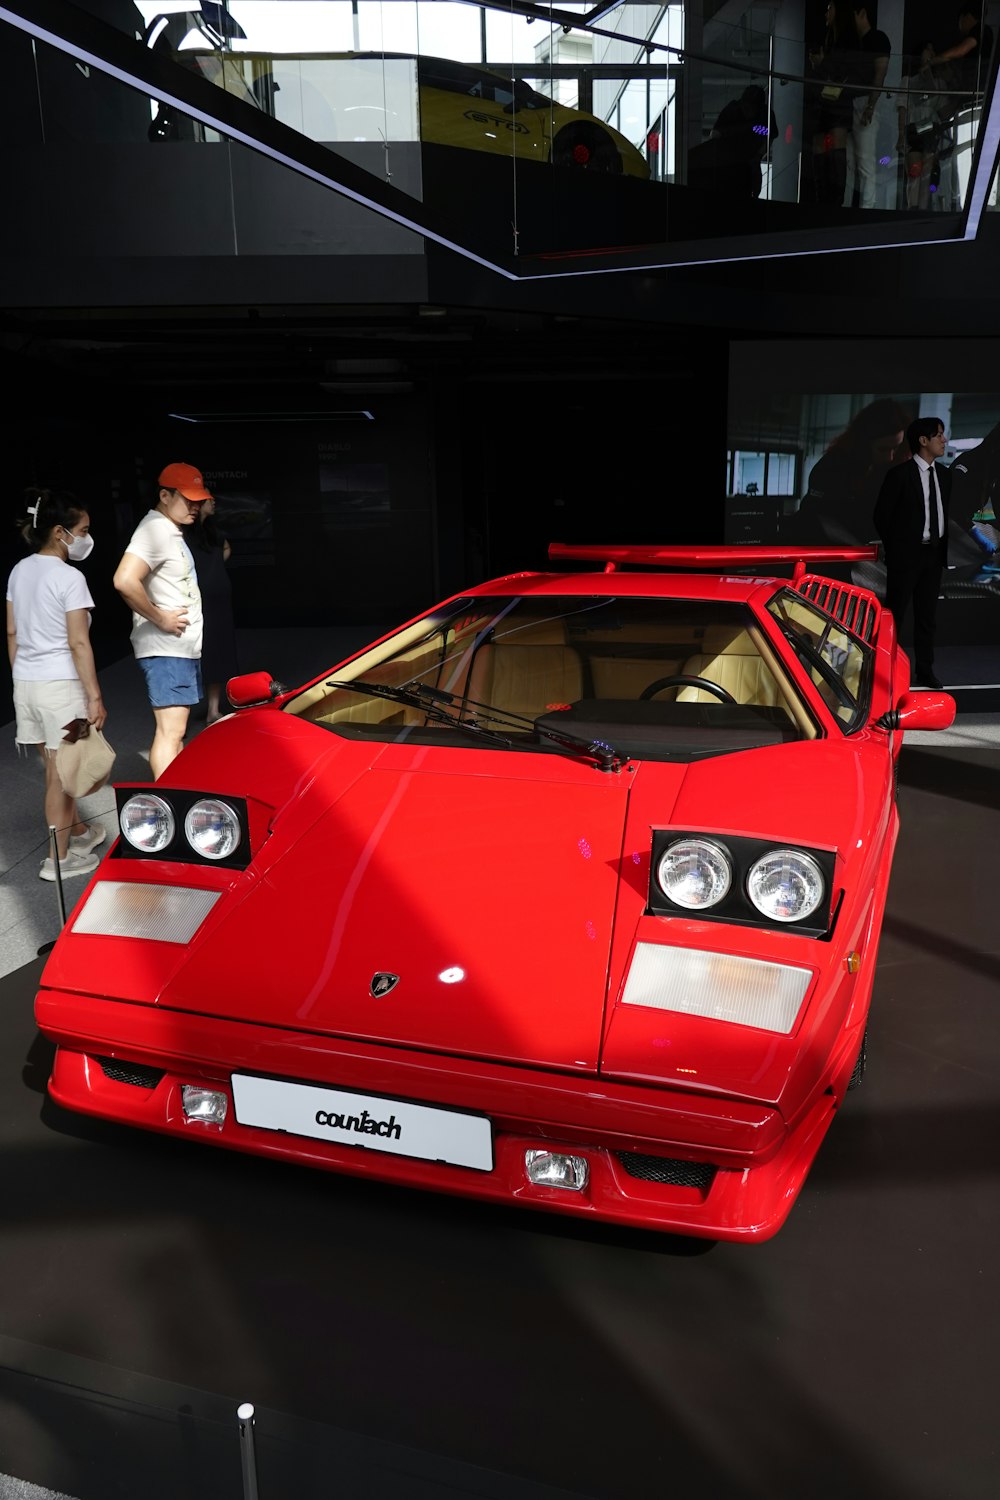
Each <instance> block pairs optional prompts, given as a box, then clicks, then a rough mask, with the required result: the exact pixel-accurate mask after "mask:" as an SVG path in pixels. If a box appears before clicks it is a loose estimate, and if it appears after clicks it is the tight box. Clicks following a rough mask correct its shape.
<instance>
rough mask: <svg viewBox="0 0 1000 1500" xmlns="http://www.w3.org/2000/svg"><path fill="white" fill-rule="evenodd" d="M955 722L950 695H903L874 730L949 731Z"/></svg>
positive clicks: (923, 693) (876, 723) (876, 721)
mask: <svg viewBox="0 0 1000 1500" xmlns="http://www.w3.org/2000/svg"><path fill="white" fill-rule="evenodd" d="M954 722H955V700H954V698H953V697H952V696H951V694H950V693H926V692H920V693H904V694H903V696H902V698H900V700H899V702H898V703H897V704H896V707H895V708H890V709H889V710H888V712H887V713H884V714H883V715H882V717H881V718H880V719H876V720H875V728H876V729H949V728H950V727H951V725H952V724H954Z"/></svg>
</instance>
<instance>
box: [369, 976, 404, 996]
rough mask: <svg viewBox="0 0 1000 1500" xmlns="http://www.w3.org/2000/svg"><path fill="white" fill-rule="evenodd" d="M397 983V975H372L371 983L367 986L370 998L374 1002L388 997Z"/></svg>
mask: <svg viewBox="0 0 1000 1500" xmlns="http://www.w3.org/2000/svg"><path fill="white" fill-rule="evenodd" d="M398 983H399V975H398V974H373V975H372V982H371V984H370V985H369V990H370V992H371V995H372V998H373V999H374V1000H381V999H382V996H383V995H388V993H389V991H390V990H394V989H395V988H396V986H397V984H398Z"/></svg>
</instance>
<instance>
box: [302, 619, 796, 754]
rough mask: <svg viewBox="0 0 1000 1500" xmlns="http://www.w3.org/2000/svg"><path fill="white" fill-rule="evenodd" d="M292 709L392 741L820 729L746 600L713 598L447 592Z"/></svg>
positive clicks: (583, 745) (488, 742)
mask: <svg viewBox="0 0 1000 1500" xmlns="http://www.w3.org/2000/svg"><path fill="white" fill-rule="evenodd" d="M352 681H353V682H356V683H357V687H356V688H352V686H351V683H352ZM285 711H286V712H287V713H292V714H296V715H298V716H300V717H302V718H305V719H309V720H310V721H311V722H313V723H315V724H320V725H323V726H324V727H325V728H328V729H330V730H333V731H334V732H336V733H338V734H344V735H348V736H352V737H361V738H366V739H377V740H385V741H388V742H392V741H399V740H411V741H414V742H418V743H421V744H427V743H433V744H444V743H446V744H449V745H462V746H469V745H470V744H472V743H478V744H479V745H480V746H481V747H482V748H490V749H501V750H505V751H509V750H518V751H523V750H525V749H530V750H532V751H533V752H534V751H537V752H544V753H548V754H553V753H558V754H571V755H572V754H574V753H581V750H583V751H585V750H586V749H587V748H588V747H589V749H590V750H591V751H593V747H594V746H595V745H596V746H604V747H607V748H608V750H609V753H610V754H613V755H614V756H618V757H631V758H640V757H641V758H644V759H651V760H686V759H697V758H701V757H704V756H708V755H721V754H726V753H729V752H731V751H734V750H745V749H752V748H755V747H758V746H761V745H770V744H776V743H780V742H782V741H786V740H796V739H805V738H812V737H814V736H815V735H816V733H817V730H816V726H815V724H814V723H813V721H812V719H811V718H810V716H809V714H808V713H807V711H806V709H805V707H804V705H803V703H802V702H801V699H800V698H799V697H798V695H797V693H796V690H795V688H794V686H793V684H792V683H791V682H790V681H789V680H788V678H787V676H786V674H785V671H784V669H783V667H782V665H781V662H780V660H779V658H778V657H777V655H776V653H775V652H774V649H773V647H772V646H771V645H770V643H769V642H768V640H767V638H766V636H765V635H764V633H763V632H762V631H761V629H760V627H759V625H758V624H757V623H756V622H755V621H754V618H753V616H752V614H751V613H750V611H749V610H747V609H745V608H744V607H743V606H740V605H733V604H720V603H716V602H713V601H709V600H683V599H681V600H678V599H636V598H616V597H610V598H604V597H602V598H599V599H594V598H580V597H566V598H562V597H545V598H538V597H527V598H524V597H520V596H512V597H508V598H492V597H491V598H467V599H460V600H457V601H452V603H451V604H450V605H448V606H446V607H443V608H442V609H440V610H438V611H435V612H434V613H433V614H431V615H428V616H426V617H425V618H423V619H422V620H419V621H417V622H416V623H415V624H412V625H408V626H406V627H404V629H402V630H401V631H399V632H398V633H397V634H395V635H393V636H391V637H389V638H388V639H387V640H385V641H382V642H380V643H379V644H378V645H376V646H373V647H372V648H371V649H370V650H368V651H366V652H363V653H362V655H361V656H358V657H356V658H355V659H354V660H353V661H351V662H349V663H347V664H346V665H345V666H343V667H339V668H337V670H336V671H335V672H332V673H330V674H328V675H327V676H325V677H324V678H323V679H322V680H321V681H318V682H316V683H314V684H312V685H311V686H310V687H308V688H305V689H304V690H303V691H302V692H301V693H298V694H297V695H296V696H295V697H294V698H292V699H291V700H290V701H289V702H288V703H287V704H286V705H285ZM576 745H578V746H579V747H580V749H577V750H576V751H575V750H574V746H576Z"/></svg>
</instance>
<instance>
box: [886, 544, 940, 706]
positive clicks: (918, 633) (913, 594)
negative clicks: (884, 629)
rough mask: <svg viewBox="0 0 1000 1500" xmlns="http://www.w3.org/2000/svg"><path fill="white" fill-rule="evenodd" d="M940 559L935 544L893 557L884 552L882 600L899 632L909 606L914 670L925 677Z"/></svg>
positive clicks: (930, 665)
mask: <svg viewBox="0 0 1000 1500" xmlns="http://www.w3.org/2000/svg"><path fill="white" fill-rule="evenodd" d="M943 564H944V559H943V558H942V556H941V548H940V546H939V545H938V544H937V543H935V544H934V545H933V546H930V547H920V548H919V549H915V550H914V551H912V552H909V551H908V552H904V553H903V554H902V555H900V556H896V555H894V554H892V553H890V552H887V553H886V559H885V571H886V578H885V602H886V606H887V608H888V609H889V610H890V611H891V613H892V617H893V619H894V620H895V622H896V633H897V635H900V636H901V635H902V633H903V621H904V620H905V618H906V612H907V610H908V609H909V608H910V606H911V605H912V606H913V655H914V673H915V675H916V676H917V677H925V676H927V675H928V674H929V673H931V672H933V670H934V627H935V624H936V621H937V602H938V594H939V593H940V592H941V572H942V568H943Z"/></svg>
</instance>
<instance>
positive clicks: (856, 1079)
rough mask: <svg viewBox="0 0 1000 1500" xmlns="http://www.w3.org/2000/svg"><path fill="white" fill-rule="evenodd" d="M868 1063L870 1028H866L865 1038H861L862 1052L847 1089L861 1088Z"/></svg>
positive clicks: (859, 1053)
mask: <svg viewBox="0 0 1000 1500" xmlns="http://www.w3.org/2000/svg"><path fill="white" fill-rule="evenodd" d="M867 1061H868V1028H867V1026H866V1027H865V1030H864V1034H863V1036H862V1038H861V1050H860V1051H859V1052H858V1055H857V1059H856V1061H855V1063H854V1068H853V1070H852V1072H851V1076H850V1078H849V1079H848V1080H847V1087H848V1089H856V1088H860V1086H861V1080H862V1078H864V1076H865V1064H866V1062H867Z"/></svg>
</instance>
